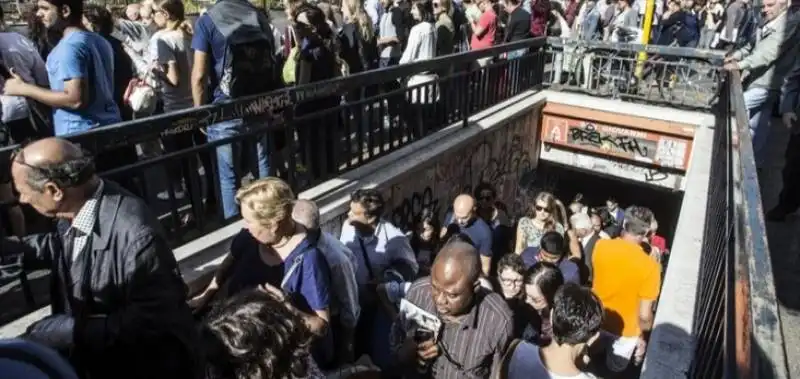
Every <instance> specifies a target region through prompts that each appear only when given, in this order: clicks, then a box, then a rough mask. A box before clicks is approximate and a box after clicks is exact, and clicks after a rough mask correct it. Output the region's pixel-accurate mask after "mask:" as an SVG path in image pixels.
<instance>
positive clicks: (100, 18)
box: [83, 4, 114, 37]
mask: <svg viewBox="0 0 800 379" xmlns="http://www.w3.org/2000/svg"><path fill="white" fill-rule="evenodd" d="M83 16H84V17H86V20H88V21H89V23H90V24H92V28H93V29H95V32H97V34H100V35H102V36H104V37H106V36H110V35H111V33H112V32H114V19H113V17H112V16H111V12H109V11H108V9H106V8H104V7H101V6H99V5H96V4H86V6H85V7H84V8H83Z"/></svg>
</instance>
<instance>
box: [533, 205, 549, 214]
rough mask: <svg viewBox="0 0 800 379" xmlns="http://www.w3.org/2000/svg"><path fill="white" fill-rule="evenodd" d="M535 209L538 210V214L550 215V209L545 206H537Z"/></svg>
mask: <svg viewBox="0 0 800 379" xmlns="http://www.w3.org/2000/svg"><path fill="white" fill-rule="evenodd" d="M535 208H536V211H537V212H547V213H550V208H548V207H543V206H541V205H536V206H535Z"/></svg>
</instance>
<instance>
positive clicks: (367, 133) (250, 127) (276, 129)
mask: <svg viewBox="0 0 800 379" xmlns="http://www.w3.org/2000/svg"><path fill="white" fill-rule="evenodd" d="M545 42H546V41H545V40H544V39H533V40H527V41H520V42H516V43H511V44H507V45H502V46H497V47H493V48H490V49H485V50H480V51H473V52H466V53H460V54H454V55H450V56H446V57H440V58H436V59H432V60H428V61H422V62H415V63H411V64H404V65H400V66H395V67H391V68H385V69H379V70H374V71H369V72H365V73H359V74H354V75H351V76H348V77H345V78H338V79H333V80H327V81H323V82H318V83H313V84H308V85H302V86H296V87H292V88H286V89H281V90H277V91H274V92H271V93H267V94H264V95H258V96H252V97H249V98H243V99H238V100H235V101H230V102H226V103H221V104H215V105H208V106H204V107H199V108H194V109H188V110H184V111H179V112H174V113H170V114H164V115H159V116H153V117H148V118H144V119H141V120H135V121H130V122H124V123H120V124H115V125H111V126H106V127H102V128H97V129H93V130H91V131H88V132H85V133H80V134H75V135H72V136H68V137H67V138H68V139H70V140H72V141H74V142H76V143H78V144H80V145H81V146H82V147H83V148H84V149H86V150H88V151H90V152H92V153H93V154H95V156H96V158H97V159H96V161H97V164H98V167H99V169H100V170H101V171H102V172H103V175H104V176H105V177H108V178H110V179H112V180H115V181H117V182H120V183H122V184H123V185H124V186H125V187H127V188H129V189H130V190H132V191H133V192H135V193H137V194H139V195H140V196H141V197H143V198H144V199H145V200H146V202H147V203H148V204H149V205H151V207H152V208H153V209H155V210H156V211H157V212H158V213H159V214H160V215H161V217H160V219H161V220H162V223H163V224H164V226H165V227H166V228H167V229H168V230H169V231H170V233H169V234H170V236H172V237H173V238H174V240H173V241H172V242H173V243H174V244H176V245H177V244H180V243H183V242H186V241H188V240H191V239H193V238H196V237H198V236H199V235H201V234H202V233H205V232H208V231H212V230H215V229H217V228H219V227H220V226H222V225H224V224H225V223H228V222H230V221H232V220H234V219H235V217H225V216H226V213H227V216H231V215H232V214H233V212H235V208H233V207H235V204H233V205H232V204H231V201H230V200H231V198H232V196H231V192H232V191H234V189H235V188H237V187H238V184H239V183H240V182H241V181H242V180H244V181H246V180H250V179H252V178H257V177H261V176H265V175H277V176H281V177H283V178H285V179H286V180H287V181H288V182H289V183H290V184H291V185H292V187H293V188H294V189H295V190H296V191H298V192H299V191H302V190H304V189H307V188H309V187H311V186H313V185H316V184H319V183H321V182H323V181H325V180H328V179H331V178H334V177H336V176H338V175H340V174H342V173H344V172H346V171H348V170H351V169H353V168H356V167H359V166H361V165H364V164H365V163H367V162H370V161H373V160H375V159H377V158H379V157H382V156H385V155H387V154H389V153H391V152H393V151H396V150H398V149H399V148H401V147H403V146H406V145H408V144H410V143H412V142H414V141H418V140H420V139H422V138H424V137H425V136H427V135H429V134H431V133H434V132H437V131H439V130H441V129H442V128H445V127H448V126H450V125H453V124H458V123H461V124H462V125H467V122H468V118H469V116H470V115H472V114H474V113H476V112H478V111H481V110H483V109H486V108H488V107H490V106H493V105H495V104H497V103H499V102H501V101H503V100H506V99H509V98H511V97H513V96H515V95H517V94H520V93H522V92H523V91H527V90H530V89H535V88H538V86H539V85H540V84H541V80H542V76H541V73H542V69H541V67H542V65H543V63H544V59H543V54H542V51H541V48H542V47H543V46H544V44H545ZM512 51H524V52H525V54H524V55H522V56H521V57H519V58H516V59H510V60H509V59H499V58H496V57H501V56H504V55H505V54H507V53H508V52H512ZM479 60H480V61H481V62H484V61H486V62H484V63H485V64H482V65H478V64H476V61H479ZM235 120H243V123H242V124H241V125H239V126H236V127H226V128H221V127H220V125H221V123H226V124H230V123H231V122H234V121H235ZM137 145H138V146H137ZM152 145H164V147H168V146H172V147H173V148H172V149H168V150H167V151H168V152H167V153H164V154H160V155H153V156H146V155H144V156H143V154H141V152H140V153H139V154H138V156H137V153H136V151H135V149H137V148H138V149H139V150H143V149H142V147H147V146H152ZM13 149H14V147H10V148H6V149H2V150H0V161H2V160H3V159H7V158H8V156H9V154H10V152H11V151H13ZM144 150H149V149H144ZM264 151H265V152H266V153H261V152H264ZM184 188H185V191H183V189H184ZM226 191H227V192H226ZM182 192H183V193H185V195H186V196H183V197H182V196H178V195H181V193H182ZM159 193H160V194H161V198H160V199H159V197H158V194H159ZM225 208H228V211H227V212H225Z"/></svg>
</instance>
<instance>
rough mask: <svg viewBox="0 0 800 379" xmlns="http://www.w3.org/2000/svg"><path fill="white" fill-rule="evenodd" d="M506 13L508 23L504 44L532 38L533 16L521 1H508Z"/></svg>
mask: <svg viewBox="0 0 800 379" xmlns="http://www.w3.org/2000/svg"><path fill="white" fill-rule="evenodd" d="M506 11H507V12H508V21H507V22H506V32H505V38H504V39H503V42H516V41H522V40H524V39H528V38H531V14H530V13H528V11H526V10H525V8H523V7H522V4H521V1H520V0H507V1H506ZM509 55H510V54H509ZM509 58H512V57H509Z"/></svg>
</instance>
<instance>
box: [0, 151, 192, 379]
mask: <svg viewBox="0 0 800 379" xmlns="http://www.w3.org/2000/svg"><path fill="white" fill-rule="evenodd" d="M11 175H12V179H13V181H14V185H15V186H16V188H17V190H18V191H19V201H20V202H21V203H23V204H30V205H31V206H32V207H33V208H34V209H36V211H38V212H39V213H42V214H43V215H46V216H49V217H53V218H55V219H57V224H56V231H54V232H51V233H44V234H35V235H29V236H26V237H24V238H23V239H22V240H12V239H6V240H4V241H3V246H2V249H1V250H0V253H2V254H3V255H12V254H17V255H21V256H22V258H23V262H24V267H23V268H24V269H25V270H34V269H42V268H48V269H50V272H51V275H52V278H51V282H52V285H51V291H52V292H51V294H50V298H51V301H52V304H51V306H52V310H53V314H52V315H50V316H47V317H45V318H44V319H42V320H40V321H37V322H36V323H34V324H33V325H31V326H30V327H29V328H28V331H27V338H29V339H31V340H34V341H36V342H39V343H42V344H44V345H47V346H50V347H52V348H55V349H57V350H60V351H61V352H63V353H65V354H66V355H67V356H68V357H69V358H70V360H71V361H72V363H73V364H75V366H76V368H77V369H78V371H79V375H80V376H81V377H94V378H131V379H134V378H165V379H166V378H186V379H189V378H193V377H194V375H195V374H196V372H195V371H196V362H197V355H196V353H195V349H196V346H197V342H196V335H195V330H194V322H193V319H192V315H191V312H190V310H189V308H188V306H187V305H186V289H185V285H184V283H183V281H182V279H181V276H180V272H179V271H178V267H177V262H176V261H175V256H174V255H173V253H172V250H171V249H170V248H169V246H168V245H167V240H166V238H165V235H164V232H163V230H162V229H161V225H160V224H159V222H158V220H157V219H156V218H155V216H154V215H153V214H151V213H150V211H149V210H148V209H147V206H146V205H145V204H144V202H142V201H141V200H140V199H138V198H136V197H134V196H133V195H131V194H130V193H128V192H126V191H125V190H123V189H122V188H120V187H119V186H118V185H117V184H115V183H113V182H110V181H106V180H103V179H100V178H99V177H98V176H97V175H96V174H95V171H94V164H93V161H92V159H91V157H87V156H84V154H83V152H82V151H81V149H80V148H79V147H78V146H76V145H74V144H72V143H70V142H68V141H66V140H63V139H59V138H47V139H43V140H39V141H37V142H34V143H32V144H30V145H28V146H27V147H25V148H24V149H23V150H22V151H21V152H19V153H18V154H16V155H15V156H14V157H13V158H12V162H11Z"/></svg>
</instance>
